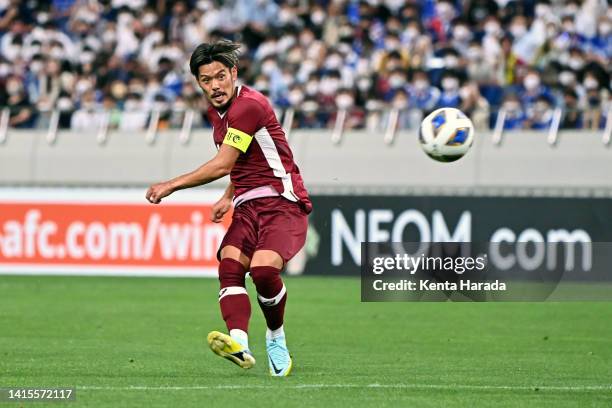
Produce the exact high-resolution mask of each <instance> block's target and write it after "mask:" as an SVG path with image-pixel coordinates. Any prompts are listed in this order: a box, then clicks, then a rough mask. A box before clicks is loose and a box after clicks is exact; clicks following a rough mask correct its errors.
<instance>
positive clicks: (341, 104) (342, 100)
mask: <svg viewBox="0 0 612 408" xmlns="http://www.w3.org/2000/svg"><path fill="white" fill-rule="evenodd" d="M336 105H337V106H338V108H339V109H348V108H350V107H351V106H353V97H352V96H350V95H344V94H343V95H338V96H337V97H336Z"/></svg>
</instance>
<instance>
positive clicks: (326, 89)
mask: <svg viewBox="0 0 612 408" xmlns="http://www.w3.org/2000/svg"><path fill="white" fill-rule="evenodd" d="M339 87H340V81H338V80H337V79H334V78H324V79H323V80H322V81H321V89H320V91H321V93H323V94H325V95H333V94H335V93H336V91H337V90H338V88H339Z"/></svg>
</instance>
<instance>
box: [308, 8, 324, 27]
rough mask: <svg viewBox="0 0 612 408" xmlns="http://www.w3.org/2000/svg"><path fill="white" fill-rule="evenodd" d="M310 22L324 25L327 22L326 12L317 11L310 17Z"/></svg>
mask: <svg viewBox="0 0 612 408" xmlns="http://www.w3.org/2000/svg"><path fill="white" fill-rule="evenodd" d="M310 21H312V23H313V24H314V25H321V24H323V22H324V21H325V12H324V11H323V10H315V11H314V12H313V13H312V14H311V15H310Z"/></svg>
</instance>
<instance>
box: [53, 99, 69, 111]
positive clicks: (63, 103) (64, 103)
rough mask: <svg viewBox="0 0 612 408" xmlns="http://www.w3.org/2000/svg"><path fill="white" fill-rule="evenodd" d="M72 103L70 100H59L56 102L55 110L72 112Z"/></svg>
mask: <svg viewBox="0 0 612 408" xmlns="http://www.w3.org/2000/svg"><path fill="white" fill-rule="evenodd" d="M72 108H73V106H72V101H71V100H70V98H60V99H58V100H57V109H59V110H61V111H69V110H72Z"/></svg>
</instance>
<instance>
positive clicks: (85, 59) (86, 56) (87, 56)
mask: <svg viewBox="0 0 612 408" xmlns="http://www.w3.org/2000/svg"><path fill="white" fill-rule="evenodd" d="M95 58H96V55H95V54H94V53H93V52H88V51H86V52H82V53H81V54H80V55H79V62H80V63H81V64H83V65H85V64H90V63H92V62H93V61H94V59H95Z"/></svg>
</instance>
